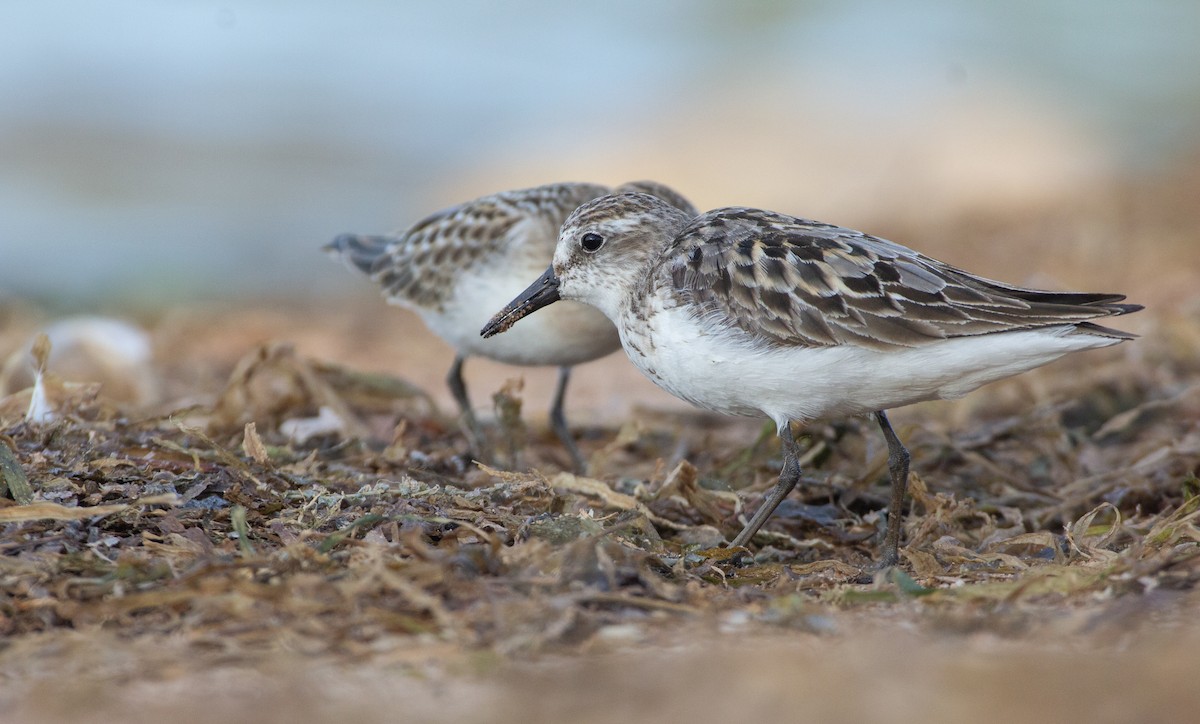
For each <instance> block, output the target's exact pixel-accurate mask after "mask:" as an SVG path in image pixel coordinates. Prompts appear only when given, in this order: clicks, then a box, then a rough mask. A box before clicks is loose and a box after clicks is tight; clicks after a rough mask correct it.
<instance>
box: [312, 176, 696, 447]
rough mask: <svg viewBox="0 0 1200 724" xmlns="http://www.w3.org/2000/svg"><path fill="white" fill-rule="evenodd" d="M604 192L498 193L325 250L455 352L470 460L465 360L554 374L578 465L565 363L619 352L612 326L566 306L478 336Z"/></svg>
mask: <svg viewBox="0 0 1200 724" xmlns="http://www.w3.org/2000/svg"><path fill="white" fill-rule="evenodd" d="M610 191H611V189H609V188H608V187H606V186H601V185H598V184H587V183H556V184H547V185H544V186H537V187H534V188H528V189H520V190H516V191H504V192H501V193H497V194H493V195H490V196H484V197H482V198H478V199H475V200H473V201H468V202H466V203H464V204H461V205H458V206H454V207H452V208H449V209H445V210H443V211H439V212H437V213H434V214H432V215H430V216H427V217H426V218H424V219H422V220H421V221H419V222H417V223H416V224H414V225H413V226H411V227H409V228H408V229H406V230H403V231H400V232H397V233H394V234H383V235H359V234H342V235H341V236H338V237H337V238H336V239H334V240H333V241H332V242H330V243H329V244H328V245H326V246H325V250H326V251H328V252H331V253H332V254H334V255H336V256H337V257H339V258H341V259H342V260H343V261H345V262H346V263H347V264H348V265H349V266H352V267H353V268H355V269H358V270H359V271H362V272H364V273H366V274H368V275H369V276H370V278H371V280H372V281H374V282H375V283H376V284H379V285H380V286H381V287H382V288H383V293H384V295H385V296H386V297H387V300H388V301H389V302H391V303H393V304H396V305H399V306H402V307H406V308H408V309H411V310H412V311H414V312H416V313H417V314H418V315H419V316H420V317H421V319H422V321H424V322H425V324H426V326H428V327H429V328H430V329H431V330H432V331H433V332H434V333H436V334H437V335H438V336H440V337H441V338H442V339H444V340H445V341H446V342H448V343H450V345H451V346H453V347H454V349H455V351H456V355H455V358H454V362H453V364H452V365H451V366H450V372H449V375H448V377H447V383H448V384H449V387H450V391H451V393H452V394H453V395H454V399H455V401H456V402H457V403H458V405H459V408H460V410H461V412H462V419H463V421H464V423H465V425H466V428H467V430H468V432H469V434H470V436H471V438H472V439H471V444H472V447H473V449H474V451H475V453H476V454H482V452H483V450H484V436H483V434H482V430H481V428H480V425H479V422H478V420H477V419H476V417H475V414H474V413H473V411H472V409H471V403H470V398H469V397H468V395H467V390H466V385H465V384H464V382H463V377H462V368H463V362H464V360H465V359H466V358H467V357H470V356H472V355H480V356H484V357H489V358H491V359H494V360H497V361H499V362H504V363H507V364H512V365H553V366H557V367H558V368H559V377H558V388H557V390H556V392H555V395H554V402H553V405H552V408H551V411H550V424H551V426H552V427H553V429H554V431H555V433H556V434H557V435H558V437H559V438H560V439H561V440H562V442H563V444H564V445H565V446H566V448H567V450H568V452H569V453H570V455H571V458H572V461H573V462H574V464H575V467H576V468H577V469H582V468H583V467H584V459H583V456H582V454H581V453H580V452H579V449H578V447H577V446H576V445H575V442H574V440H573V439H572V437H571V434H570V431H569V430H568V428H567V423H566V418H565V415H564V413H563V396H564V393H565V391H566V386H567V382H568V380H569V378H570V370H571V366H572V365H576V364H579V363H581V362H588V361H591V360H593V359H596V358H598V357H602V356H604V355H606V354H609V353H610V352H613V351H614V350H616V349H617V348H618V347H619V346H620V340H619V338H618V336H617V331H616V330H615V329H614V328H613V325H612V323H611V322H609V321H608V319H607V318H606V317H605V316H604V315H603V314H602V313H600V312H599V311H597V310H596V309H594V308H593V307H590V306H588V305H585V304H580V303H574V302H573V303H569V304H562V305H559V306H558V307H556V308H555V309H553V310H550V313H548V314H546V315H545V316H542V315H539V319H537V320H535V321H534V322H533V323H531V324H529V325H527V326H526V325H522V328H521V330H519V331H518V333H517V334H513V335H507V336H506V337H502V338H497V339H488V340H485V339H482V338H480V336H479V335H478V333H477V331H478V329H479V327H480V326H481V325H482V324H483V323H484V322H486V321H487V319H488V315H489V314H490V313H491V312H492V311H494V310H495V309H497V308H499V307H500V306H501V305H502V304H504V303H506V302H507V301H508V300H510V299H512V298H513V297H514V296H515V295H516V294H517V293H518V292H519V291H520V290H521V289H522V288H523V287H524V286H525V283H526V282H527V281H528V279H529V278H530V277H532V276H534V275H536V274H538V273H539V272H540V271H541V270H542V269H544V268H545V267H546V264H548V263H549V262H550V259H551V257H552V256H553V255H554V248H555V244H556V242H557V239H558V232H559V227H561V225H562V223H563V221H564V220H565V219H566V218H567V216H568V215H569V214H570V213H571V212H572V211H574V210H575V208H576V207H578V206H579V205H580V204H582V203H584V202H586V201H589V200H591V199H595V198H597V197H599V196H603V195H605V194H608V193H609V192H610ZM617 191H618V192H622V191H631V192H645V193H648V194H653V195H654V196H655V197H656V198H659V199H661V200H662V201H663V202H664V203H666V204H667V205H668V206H670V207H671V208H673V209H676V210H677V211H678V212H679V213H681V214H683V215H685V216H687V217H689V218H690V217H692V216H695V215H696V213H697V212H696V209H695V208H693V207H692V205H691V203H689V202H688V201H687V199H685V198H684V197H683V196H681V195H680V194H678V193H676V192H675V191H674V190H672V189H670V188H668V187H666V186H663V185H662V184H659V183H656V182H653V181H637V182H631V183H628V184H625V185H623V186H621V187H619V188H618V189H617Z"/></svg>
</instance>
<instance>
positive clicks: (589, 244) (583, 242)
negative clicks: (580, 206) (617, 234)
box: [579, 231, 604, 254]
mask: <svg viewBox="0 0 1200 724" xmlns="http://www.w3.org/2000/svg"><path fill="white" fill-rule="evenodd" d="M579 245H580V246H582V247H583V250H584V251H586V252H587V253H589V254H594V253H595V252H597V251H599V250H600V247H602V246H604V237H603V236H600V235H599V234H595V233H592V232H590V231H589V232H588V233H586V234H584V235H583V237H582V238H580V239H579Z"/></svg>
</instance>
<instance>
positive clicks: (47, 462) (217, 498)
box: [0, 174, 1200, 722]
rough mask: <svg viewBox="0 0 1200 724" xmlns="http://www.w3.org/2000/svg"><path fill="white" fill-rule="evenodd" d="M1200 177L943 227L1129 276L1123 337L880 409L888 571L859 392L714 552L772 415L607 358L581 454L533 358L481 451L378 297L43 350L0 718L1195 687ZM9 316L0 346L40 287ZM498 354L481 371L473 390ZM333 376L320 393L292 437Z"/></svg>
mask: <svg viewBox="0 0 1200 724" xmlns="http://www.w3.org/2000/svg"><path fill="white" fill-rule="evenodd" d="M1181 187H1183V188H1184V189H1185V190H1187V189H1190V191H1191V192H1193V193H1191V194H1190V195H1189V194H1188V193H1185V192H1184V191H1181V190H1180V188H1181ZM1198 188H1200V184H1198V183H1195V182H1194V179H1193V178H1192V177H1191V176H1188V175H1187V174H1184V175H1182V176H1180V177H1174V178H1172V179H1166V180H1158V181H1155V182H1153V183H1147V184H1144V185H1139V186H1136V187H1131V188H1127V189H1123V190H1120V191H1113V192H1112V193H1113V195H1112V197H1111V198H1089V199H1084V200H1081V201H1080V204H1079V206H1078V208H1075V209H1056V210H1054V211H1052V212H1050V211H1047V212H1043V213H1041V214H1031V215H1030V216H1029V217H1027V218H1023V219H1020V220H1015V221H1012V220H1009V221H1006V220H1004V219H994V218H985V217H980V216H973V217H972V218H970V219H964V220H963V221H962V223H961V225H960V226H959V227H958V228H955V229H946V228H943V229H940V230H938V231H936V232H932V233H930V234H929V236H930V244H928V245H925V246H922V248H923V249H927V250H928V251H930V252H931V253H934V254H935V255H939V256H943V257H947V258H951V259H952V260H953V261H960V262H963V263H968V262H970V258H969V257H971V256H974V257H975V258H976V259H977V260H978V263H975V264H972V266H973V267H974V268H976V269H977V270H979V271H983V272H985V273H987V274H988V275H990V276H997V277H1002V278H1009V279H1013V280H1014V281H1022V278H1021V271H1020V270H1022V269H1023V270H1025V271H1024V274H1026V275H1028V269H1030V268H1033V267H1035V266H1036V267H1037V268H1039V269H1047V270H1054V276H1055V279H1056V280H1060V283H1061V284H1062V285H1064V286H1070V287H1077V288H1082V287H1088V288H1090V287H1105V288H1110V289H1119V290H1121V291H1126V292H1129V293H1130V295H1131V297H1132V298H1133V299H1134V300H1135V301H1140V302H1144V303H1148V304H1149V305H1150V308H1149V309H1148V310H1147V311H1146V312H1143V313H1141V314H1139V315H1137V316H1135V317H1132V318H1129V321H1130V324H1128V325H1125V327H1126V328H1130V329H1135V330H1136V331H1139V332H1140V333H1142V334H1143V335H1144V336H1143V338H1142V339H1140V340H1138V341H1136V342H1134V343H1130V344H1126V345H1123V346H1121V347H1120V348H1117V349H1113V350H1106V351H1103V352H1097V353H1089V354H1086V355H1081V356H1077V357H1076V358H1073V359H1069V360H1066V361H1063V362H1060V363H1058V364H1056V365H1053V366H1051V367H1050V368H1048V369H1045V370H1041V371H1038V372H1036V373H1033V374H1030V375H1027V376H1025V377H1023V378H1020V379H1017V380H1012V381H1009V382H1006V383H1002V384H998V385H995V386H992V387H991V388H988V389H985V390H982V391H980V392H977V393H975V394H974V395H972V396H970V397H968V398H967V399H966V400H964V401H961V402H959V403H954V404H949V403H938V404H930V405H920V406H917V407H914V408H912V409H909V410H906V411H903V412H901V413H898V414H897V415H895V416H894V418H893V420H894V421H895V422H896V424H897V427H898V431H899V432H900V434H901V436H902V437H903V438H904V439H905V440H906V442H907V443H908V445H909V447H910V449H911V450H912V453H913V470H914V473H915V475H914V480H913V492H914V495H913V502H912V511H911V514H910V515H909V517H908V520H907V529H906V541H907V546H906V548H905V551H904V557H905V571H906V573H905V574H903V575H901V576H897V577H892V578H883V577H878V578H876V579H875V580H873V581H869V582H864V581H863V579H862V571H863V566H864V565H866V564H867V563H869V561H870V560H871V557H872V556H873V554H874V551H875V545H876V543H877V539H878V535H879V532H880V529H881V526H882V516H881V515H880V510H881V509H882V507H883V506H884V505H885V502H886V493H887V491H886V467H885V460H884V458H885V454H886V450H885V449H884V446H883V444H882V441H881V440H879V439H878V437H877V434H876V432H875V431H874V430H873V429H872V428H871V426H870V425H869V424H866V423H863V422H859V421H845V422H839V423H836V424H833V425H826V426H817V427H813V428H812V429H810V430H809V431H808V437H807V443H806V444H807V445H808V446H809V449H810V450H811V451H812V462H811V464H810V465H809V467H808V468H807V470H806V474H807V475H809V476H810V478H811V484H809V485H806V486H804V489H803V490H802V491H799V492H798V494H796V495H794V496H793V499H792V500H791V501H788V502H787V503H786V504H785V505H784V506H783V507H782V508H781V509H780V512H779V513H778V514H777V515H776V517H775V518H774V519H773V520H772V522H771V523H770V524H769V525H768V527H767V532H765V533H764V534H761V535H760V537H759V538H758V544H759V545H758V546H757V547H756V555H755V556H754V557H753V558H752V559H750V560H746V561H741V562H737V561H734V560H730V559H728V558H725V557H723V556H722V555H720V552H719V551H716V550H713V547H714V546H716V545H717V544H718V543H719V542H720V541H721V540H722V536H728V535H730V534H731V533H732V532H735V531H736V529H737V528H738V527H739V526H738V522H737V516H738V515H739V514H740V513H741V512H742V506H743V504H744V503H743V501H744V500H745V496H746V495H750V496H752V497H753V496H754V495H756V494H757V493H758V492H759V491H762V490H764V489H766V488H767V487H768V486H769V485H770V484H771V482H772V479H773V476H774V474H775V473H776V471H777V468H778V464H779V460H778V455H779V451H778V443H777V442H776V441H775V440H774V438H772V437H771V436H770V435H769V434H767V435H764V434H763V433H764V430H763V429H762V428H761V426H760V425H759V424H758V423H757V422H750V421H739V420H728V419H723V418H718V417H714V416H710V415H705V414H699V413H696V412H692V411H690V410H687V409H686V408H684V407H682V406H680V405H677V404H675V403H673V402H670V401H669V400H667V398H665V396H654V395H656V394H657V393H654V392H651V391H650V390H651V388H650V387H649V385H648V384H647V383H644V382H641V381H638V380H637V378H636V373H635V372H633V371H632V370H631V368H630V367H629V366H628V365H627V364H626V363H625V362H624V360H622V359H619V358H617V357H614V358H610V359H609V360H605V361H604V362H601V363H598V364H597V365H595V366H593V367H591V368H583V369H581V370H580V373H579V375H578V376H577V378H578V382H579V383H580V385H579V387H578V388H577V389H576V390H575V392H576V393H577V394H576V395H575V396H574V398H573V403H574V407H575V408H576V409H577V410H591V411H592V412H593V416H592V417H590V418H586V417H584V416H583V415H582V414H579V413H576V415H575V419H574V422H575V423H576V424H577V425H581V427H582V429H583V432H584V439H583V441H582V445H583V447H584V449H585V451H586V452H588V453H590V454H591V455H592V466H593V468H592V477H591V478H580V477H576V476H573V475H570V474H567V473H563V472H561V470H562V465H563V464H564V463H565V462H566V460H565V456H564V455H563V454H562V451H561V450H560V449H559V448H558V446H557V445H556V444H555V443H554V441H553V436H552V435H551V434H549V433H548V431H547V430H546V429H545V425H544V423H543V421H542V418H541V417H539V416H538V414H537V412H538V411H540V410H542V409H544V402H545V397H546V394H547V393H546V392H545V389H546V388H548V386H549V385H548V379H547V378H546V377H542V376H540V373H536V374H531V375H529V384H527V385H526V389H527V390H528V391H529V392H528V395H529V397H528V398H527V399H525V400H524V401H523V404H524V408H525V410H526V417H527V418H528V425H529V430H528V435H527V438H528V439H527V441H526V442H525V443H524V444H521V442H520V440H519V439H518V441H517V445H516V447H518V448H519V459H518V460H516V461H513V460H510V459H508V456H507V455H505V456H501V459H500V460H499V461H498V462H497V463H496V465H495V467H493V468H486V467H478V466H475V465H473V464H471V463H470V462H469V461H468V460H467V459H466V458H465V457H464V455H463V453H464V451H465V444H464V442H463V439H462V436H461V435H460V434H459V433H458V431H457V429H456V426H455V424H454V423H453V421H452V420H450V419H448V418H447V417H446V416H445V415H443V414H442V413H440V412H439V411H438V409H437V408H438V406H439V405H441V406H442V407H446V404H445V403H446V400H447V398H446V396H445V394H444V393H443V392H442V389H441V383H440V379H441V376H442V374H443V373H444V369H445V367H444V365H445V362H446V352H445V350H444V349H443V348H440V347H439V346H438V345H437V344H435V343H430V342H429V340H428V337H427V336H425V335H423V333H421V332H420V331H419V330H418V329H416V328H415V326H414V325H413V322H412V320H411V319H401V318H399V317H398V316H396V315H394V314H391V313H386V312H383V311H382V305H380V304H377V303H376V301H375V300H374V299H373V298H363V299H359V300H348V301H346V302H345V303H344V304H342V303H333V302H323V303H321V304H317V303H316V302H311V303H309V304H307V305H305V304H300V305H296V304H289V305H280V304H277V303H271V302H263V303H261V304H250V303H245V304H243V305H242V306H240V307H223V308H205V309H188V310H183V309H177V310H170V311H167V312H161V313H157V314H154V315H146V316H144V317H143V321H145V322H146V323H147V324H148V325H150V326H151V328H152V329H153V335H152V336H153V338H154V340H155V343H156V347H157V354H156V358H155V362H154V364H153V366H152V367H151V368H149V369H138V370H135V371H133V372H132V373H129V374H135V375H147V376H149V377H152V378H153V383H154V384H153V385H152V386H151V387H150V388H146V387H145V386H139V385H137V384H134V385H129V386H127V387H126V388H122V387H121V386H119V385H113V384H110V385H108V386H107V387H104V388H97V387H96V386H95V385H92V384H88V383H87V382H88V380H87V379H83V378H76V379H75V380H74V382H73V383H68V382H65V381H63V380H61V379H57V378H51V379H50V384H49V391H50V396H51V399H52V401H53V402H54V403H55V405H56V409H57V410H58V411H59V413H60V417H59V418H58V419H57V420H56V421H54V422H50V423H47V424H43V425H32V424H27V423H24V422H22V421H21V416H22V414H23V413H24V409H25V407H26V405H27V403H28V399H29V398H28V395H29V391H28V390H27V389H15V390H11V391H10V394H9V396H8V397H6V398H3V399H0V433H3V435H4V437H3V438H2V439H0V445H5V446H6V449H7V450H10V451H12V453H13V454H14V455H13V457H14V459H15V460H16V461H17V463H18V464H19V466H20V469H21V470H22V471H23V473H24V474H25V475H26V476H27V477H28V479H29V481H30V483H31V485H32V488H33V492H34V494H35V496H36V501H35V502H34V503H33V504H31V505H18V504H16V503H15V502H14V501H13V500H10V499H7V498H5V499H2V500H0V592H2V597H0V635H3V637H4V638H3V639H2V640H0V719H4V720H12V721H59V720H72V721H111V720H113V719H114V718H117V717H118V716H119V717H121V718H123V719H125V720H128V721H159V720H162V719H164V718H167V717H171V718H172V719H174V720H176V721H180V722H187V721H213V720H219V719H246V718H251V717H253V718H255V719H258V720H261V721H268V722H269V721H304V720H311V721H318V720H333V719H337V720H343V719H344V720H349V719H355V720H363V721H376V720H379V721H382V720H390V719H395V718H411V719H415V720H430V721H439V720H452V719H457V720H462V719H474V720H478V719H481V718H484V717H485V716H486V718H487V719H489V720H495V721H518V720H520V721H526V720H528V721H582V722H586V721H606V720H617V719H621V720H631V719H644V720H659V719H664V718H666V717H668V716H670V717H671V718H676V719H683V718H685V717H686V718H687V719H690V720H695V721H717V720H722V721H728V720H746V719H749V718H750V716H752V715H754V716H757V717H758V718H759V719H761V720H764V721H770V720H804V719H811V720H813V721H861V720H874V719H882V718H884V717H887V718H888V719H889V720H894V721H898V722H904V721H917V720H945V721H949V720H964V719H968V718H970V719H972V720H976V721H984V722H986V721H992V720H995V721H1022V720H1031V719H1035V718H1036V719H1038V720H1048V719H1051V718H1058V719H1071V720H1075V719H1083V718H1087V719H1090V720H1095V721H1131V720H1144V721H1168V720H1179V721H1186V720H1190V712H1194V711H1195V707H1196V705H1197V703H1200V702H1198V701H1197V695H1196V693H1195V687H1194V685H1193V681H1192V679H1193V678H1194V671H1195V662H1196V657H1195V655H1194V651H1195V645H1196V643H1197V629H1196V627H1195V624H1194V622H1193V619H1194V617H1193V616H1192V615H1191V611H1194V610H1195V606H1196V603H1197V600H1196V595H1195V593H1194V587H1195V583H1196V581H1197V580H1198V579H1200V526H1198V525H1197V519H1198V516H1200V512H1198V511H1200V501H1198V499H1197V495H1198V494H1200V482H1198V481H1197V476H1198V475H1200V324H1198V320H1200V294H1197V292H1196V291H1195V290H1194V286H1195V284H1196V280H1197V271H1196V266H1195V264H1192V263H1191V261H1194V260H1195V259H1196V258H1197V257H1196V249H1197V248H1200V239H1197V238H1196V232H1195V229H1196V228H1197V226H1198V224H1197V222H1200V209H1197V208H1195V205H1194V204H1191V203H1190V199H1193V198H1194V197H1195V193H1194V192H1195V191H1196V189H1198ZM1097 218H1100V219H1101V220H1104V223H1098V222H1097ZM1047 235H1057V236H1058V237H1059V238H1068V239H1080V240H1082V239H1090V240H1091V241H1090V243H1089V244H1087V245H1084V244H1082V242H1080V244H1066V245H1064V246H1062V247H1057V248H1047V247H1045V246H1044V244H1043V241H1044V239H1045V238H1046V236H1047ZM895 236H896V237H897V238H901V237H902V236H903V238H915V237H916V234H908V235H901V234H896V235H895ZM997 239H1003V240H1004V245H1005V246H1004V248H1003V249H997V247H996V245H995V243H993V242H994V241H995V240H997ZM964 245H965V246H964ZM968 247H969V250H971V252H972V253H971V254H968V253H967V252H968ZM1034 254H1038V255H1040V257H1039V258H1038V262H1037V264H1036V265H1035V264H1033V263H1031V262H1027V260H1028V259H1031V258H1033V255H1034ZM1189 259H1190V260H1191V261H1189ZM1091 277H1096V278H1097V279H1098V280H1093V281H1089V278H1091ZM4 319H5V327H4V331H3V332H2V333H0V334H3V337H0V343H2V346H0V352H4V353H8V352H10V351H13V350H18V348H19V345H21V344H24V340H26V339H28V336H29V334H30V333H31V331H32V330H33V329H34V328H35V327H36V326H37V325H38V324H39V323H40V322H41V321H42V318H41V316H40V313H39V312H38V311H37V310H35V309H30V308H28V307H21V306H18V305H15V304H10V305H9V306H8V307H7V308H6V310H5V313H4ZM1122 321H1124V320H1122ZM398 325H399V326H403V327H404V328H405V331H404V333H403V334H397V333H396V332H395V330H396V328H397V326H398ZM271 339H273V340H285V341H286V342H277V343H266V340H271ZM388 368H394V369H395V370H396V371H398V376H392V375H389V374H386V373H384V372H383V371H384V370H387V369H388ZM84 369H86V368H84ZM368 370H371V371H368ZM52 371H53V369H52ZM108 373H112V374H116V375H117V376H118V377H119V376H120V374H121V372H120V370H117V371H116V372H113V371H112V370H109V371H108ZM512 374H513V373H512V370H504V369H502V368H499V367H495V366H489V365H479V366H474V367H472V375H473V376H472V383H473V388H474V390H475V392H476V394H477V395H478V396H479V399H482V396H483V395H484V394H486V393H490V392H491V391H493V390H495V389H497V388H498V387H500V384H499V382H500V381H501V380H502V379H504V377H506V376H511V375H512ZM401 378H403V379H401ZM15 386H17V387H23V385H15ZM120 389H126V390H127V397H130V398H132V397H133V396H136V395H142V399H141V401H140V402H138V403H133V402H130V401H129V399H117V397H119V396H120V395H117V394H116V393H114V392H113V390H120ZM147 389H150V390H151V391H150V392H146V390H147ZM139 390H141V392H139ZM426 391H427V392H428V394H426ZM431 396H432V399H431ZM635 401H641V404H635ZM647 401H649V402H647ZM322 407H325V408H328V409H330V410H332V411H333V412H334V413H336V415H337V416H338V418H339V419H340V420H341V424H340V425H338V426H336V427H335V428H334V429H332V430H328V431H325V432H323V433H319V434H316V435H315V436H313V437H311V438H309V439H308V440H307V441H305V442H303V443H298V442H296V441H294V440H291V439H289V438H288V436H287V435H285V434H284V430H286V429H287V428H288V426H289V425H292V424H294V423H295V421H296V420H302V419H306V418H313V417H316V416H317V414H318V411H319V410H320V408H322ZM494 433H495V436H496V438H497V443H498V447H499V448H501V449H507V447H506V445H504V444H499V443H500V442H501V441H502V439H503V438H504V436H505V431H504V430H496V431H494ZM514 462H515V464H514ZM503 468H508V469H514V470H516V472H505V471H504V470H503ZM7 479H8V478H6V480H7ZM402 715H403V716H402Z"/></svg>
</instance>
